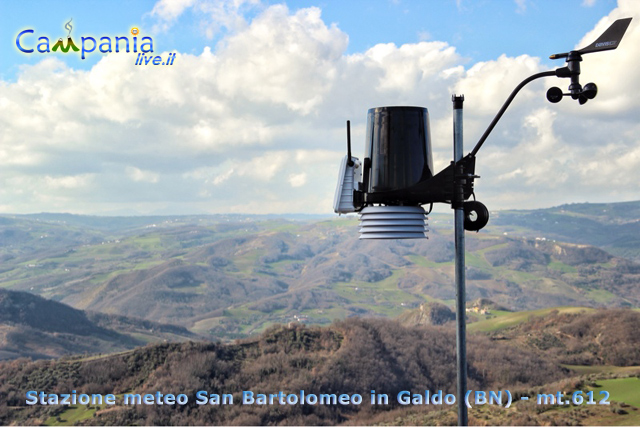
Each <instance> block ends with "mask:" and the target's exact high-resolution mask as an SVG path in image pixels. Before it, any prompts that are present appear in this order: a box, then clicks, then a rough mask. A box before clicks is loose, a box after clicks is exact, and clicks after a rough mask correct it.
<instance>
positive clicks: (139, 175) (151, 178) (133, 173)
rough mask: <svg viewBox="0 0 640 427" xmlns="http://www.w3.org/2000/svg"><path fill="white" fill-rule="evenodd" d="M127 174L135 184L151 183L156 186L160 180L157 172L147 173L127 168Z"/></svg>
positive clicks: (131, 167)
mask: <svg viewBox="0 0 640 427" xmlns="http://www.w3.org/2000/svg"><path fill="white" fill-rule="evenodd" d="M125 173H126V174H127V176H128V177H129V178H131V180H132V181H134V182H149V183H152V184H155V183H157V182H158V180H159V178H160V175H159V174H157V173H155V172H150V171H145V170H142V169H138V168H136V167H133V166H127V168H126V169H125Z"/></svg>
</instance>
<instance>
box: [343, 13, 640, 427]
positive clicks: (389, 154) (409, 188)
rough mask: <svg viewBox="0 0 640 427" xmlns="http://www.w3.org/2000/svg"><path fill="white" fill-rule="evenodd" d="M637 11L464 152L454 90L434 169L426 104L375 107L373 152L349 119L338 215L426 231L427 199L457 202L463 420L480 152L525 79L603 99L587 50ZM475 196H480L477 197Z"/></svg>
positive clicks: (368, 225)
mask: <svg viewBox="0 0 640 427" xmlns="http://www.w3.org/2000/svg"><path fill="white" fill-rule="evenodd" d="M630 23H631V18H625V19H618V20H617V21H615V22H614V23H613V24H612V25H611V26H610V27H609V28H608V29H607V30H606V31H605V32H604V33H603V34H602V35H601V36H600V37H599V38H598V39H597V40H596V41H595V42H593V43H592V44H590V45H589V46H587V47H585V48H583V49H580V50H572V51H570V52H566V53H558V54H554V55H551V56H550V58H551V59H560V58H566V66H565V67H561V68H557V69H555V70H552V71H545V72H542V73H538V74H534V75H532V76H530V77H528V78H526V79H525V80H523V81H522V82H521V83H520V84H519V85H518V86H516V88H515V89H514V90H513V92H512V93H511V95H509V97H508V98H507V100H506V101H505V103H504V104H503V106H502V108H501V109H500V110H499V111H498V113H497V114H496V116H495V117H494V119H493V121H492V122H491V123H490V124H489V127H487V129H486V131H485V132H484V134H483V135H482V137H480V140H479V141H478V142H477V143H476V145H475V147H474V148H473V150H471V152H470V153H469V154H467V155H466V156H464V157H463V144H462V135H463V134H462V105H463V103H464V96H455V95H454V96H453V97H452V102H453V111H454V115H453V129H454V132H453V161H452V162H451V164H450V165H449V166H447V167H446V168H444V169H443V170H441V171H440V172H438V173H437V174H436V173H434V170H433V156H432V154H433V153H432V149H431V136H430V130H429V112H428V111H427V109H426V108H422V107H406V106H404V107H379V108H372V109H370V110H369V112H368V114H367V136H366V140H365V157H364V160H363V161H360V160H359V159H358V158H357V157H354V156H352V155H351V126H350V122H349V121H347V155H346V156H345V157H344V158H343V159H342V163H341V165H340V172H339V175H338V185H337V187H336V193H335V198H334V203H333V209H334V211H335V212H336V213H338V214H346V213H351V212H358V213H359V215H360V239H413V238H425V237H426V234H425V233H426V231H427V229H426V219H427V218H426V212H425V210H424V208H422V205H425V204H429V205H431V206H433V203H446V204H450V205H451V207H452V209H454V214H455V226H454V228H455V233H454V234H455V246H456V257H455V261H456V262H455V282H456V323H457V344H458V345H457V361H458V362H457V363H458V397H457V402H458V424H459V425H467V424H468V418H467V407H466V406H465V404H464V402H465V394H466V391H467V362H466V342H465V341H466V324H465V303H466V301H465V300H466V297H465V259H464V230H470V231H479V230H481V229H482V228H483V227H484V226H485V225H487V223H488V221H489V211H488V209H487V208H486V207H485V205H484V204H482V203H480V202H478V201H476V200H475V194H474V189H473V185H474V180H475V179H476V178H479V177H478V176H477V175H475V163H476V154H477V153H478V151H479V150H480V148H481V147H482V145H483V144H484V142H485V141H486V139H487V137H488V136H489V134H490V133H491V131H492V130H493V128H494V127H495V126H496V124H497V123H498V121H499V120H500V118H501V117H502V115H503V114H504V112H505V111H506V109H507V108H508V107H509V105H510V104H511V101H513V99H514V98H515V96H516V95H517V94H518V92H519V91H520V89H522V88H523V87H524V86H525V85H527V84H528V83H530V82H532V81H533V80H536V79H538V78H541V77H552V76H555V77H560V78H568V79H570V81H571V83H570V85H569V88H568V92H567V93H564V92H563V91H562V90H561V89H560V88H557V87H552V88H550V89H549V90H548V91H547V99H548V100H549V101H550V102H552V103H557V102H559V101H561V100H562V98H563V97H565V96H569V97H571V98H572V99H575V100H577V101H578V102H579V103H580V105H582V104H585V103H586V102H587V101H588V100H590V99H593V98H595V96H596V94H597V93H598V88H597V86H596V85H595V84H594V83H587V84H586V85H584V87H583V86H582V85H581V84H580V62H581V61H582V55H584V54H587V53H594V52H602V51H605V50H612V49H616V48H617V47H618V46H619V44H620V40H621V39H622V36H623V35H624V33H625V31H626V30H627V27H628V26H629V24H630ZM471 196H474V197H473V198H474V200H469V199H470V198H471Z"/></svg>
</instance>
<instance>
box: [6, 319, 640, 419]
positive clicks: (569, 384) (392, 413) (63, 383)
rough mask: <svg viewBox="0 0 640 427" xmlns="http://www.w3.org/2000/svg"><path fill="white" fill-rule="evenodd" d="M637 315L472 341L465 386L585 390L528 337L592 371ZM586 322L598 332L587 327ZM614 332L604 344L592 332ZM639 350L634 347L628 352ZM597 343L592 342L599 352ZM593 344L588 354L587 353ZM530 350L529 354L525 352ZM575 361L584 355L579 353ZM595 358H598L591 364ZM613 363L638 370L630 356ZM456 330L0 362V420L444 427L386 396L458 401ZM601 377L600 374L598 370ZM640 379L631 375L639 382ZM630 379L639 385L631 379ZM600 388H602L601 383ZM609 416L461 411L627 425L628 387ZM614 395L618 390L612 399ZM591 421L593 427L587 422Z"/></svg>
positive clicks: (299, 330) (284, 331)
mask: <svg viewBox="0 0 640 427" xmlns="http://www.w3.org/2000/svg"><path fill="white" fill-rule="evenodd" d="M638 322H640V313H638V312H635V311H631V310H621V311H611V310H596V311H593V312H589V313H582V314H580V315H576V316H565V315H562V314H553V313H552V314H550V315H547V316H543V317H541V318H534V319H530V320H529V321H526V322H524V323H521V324H519V325H516V326H514V327H512V328H511V329H505V330H503V331H502V332H501V334H502V336H496V335H491V334H489V335H486V334H484V333H476V334H472V335H471V336H470V337H469V354H468V359H469V389H472V390H497V389H505V388H508V389H510V390H511V391H512V392H514V393H518V395H528V396H532V397H533V396H535V394H536V393H555V391H558V390H561V391H563V392H566V393H570V392H573V391H575V390H585V391H586V390H588V389H589V387H596V386H599V385H598V384H599V381H602V380H604V379H605V378H609V377H606V376H603V374H599V375H600V376H599V377H594V376H581V374H579V373H576V372H574V371H571V370H569V369H567V368H565V367H563V365H562V362H563V361H564V359H563V357H565V356H566V355H567V354H569V353H570V352H569V351H567V352H565V353H563V352H550V353H545V352H542V351H540V350H542V349H541V348H540V346H539V343H538V342H537V341H535V339H533V340H532V337H533V338H535V335H532V334H538V333H546V332H548V331H549V330H551V331H562V332H565V334H566V335H562V334H559V335H558V336H557V337H558V339H559V340H560V342H562V343H563V344H564V346H565V349H567V350H568V349H569V348H570V347H571V345H572V342H573V341H572V340H573V338H574V337H577V336H580V334H582V339H581V341H580V342H581V345H583V346H584V347H585V348H587V349H589V350H588V351H591V350H590V349H591V348H593V349H595V348H600V349H601V350H595V351H594V352H593V355H594V357H596V358H597V357H602V358H603V359H602V360H600V361H599V362H602V363H609V362H612V361H613V359H606V354H625V353H626V352H627V350H628V345H629V343H627V339H626V337H630V336H631V337H635V334H636V333H637V331H635V330H636V329H637V325H638ZM593 325H598V326H597V327H594V326H593ZM599 328H602V329H604V330H613V329H615V330H616V331H618V334H617V335H615V336H612V337H610V338H608V339H607V341H606V342H600V343H599V342H598V341H599V340H600V339H602V336H599V333H598V330H599ZM635 339H636V338H632V340H635ZM634 343H636V341H633V342H632V343H631V344H633V345H636V346H637V344H634ZM600 344H601V345H600ZM592 346H593V347H592ZM532 349H533V350H534V351H532ZM579 354H584V352H580V353H579ZM591 360H593V361H595V359H591ZM620 361H621V362H622V363H626V364H631V363H636V364H637V363H638V362H639V361H638V359H637V358H636V356H633V355H630V356H629V358H628V359H627V360H620ZM455 366H456V364H455V332H454V331H453V329H452V328H445V327H437V326H416V327H405V326H402V325H401V324H399V323H398V322H395V321H391V320H384V319H368V320H365V319H348V320H345V321H341V322H337V323H334V324H332V325H330V326H329V327H325V328H318V327H304V326H301V325H291V326H274V327H272V328H269V329H268V330H267V331H265V332H264V333H262V334H261V335H259V336H257V337H254V338H250V339H245V340H240V341H238V342H236V343H232V344H221V343H183V344H162V345H153V346H147V347H144V348H140V349H138V350H135V351H133V352H129V353H124V354H119V355H113V356H109V357H103V358H100V359H87V360H59V361H38V362H28V361H24V360H15V361H11V362H4V363H2V364H0V423H3V424H9V423H20V424H37V423H40V422H48V423H53V422H55V420H56V419H58V420H66V419H69V417H72V416H73V417H76V416H78V417H79V416H81V415H82V416H83V417H85V418H84V419H82V423H83V424H95V425H104V424H108V425H114V424H115V425H132V424H155V425H169V424H180V425H192V424H198V425H267V424H271V425H273V424H284V425H294V424H295V425H334V424H355V425H361V424H372V423H376V422H382V423H385V424H388V423H392V424H417V423H428V424H451V423H455V406H453V407H447V406H444V407H442V406H437V405H426V406H425V405H422V406H418V407H413V406H411V407H402V406H401V405H399V404H397V402H395V396H396V394H397V393H398V392H400V391H402V390H409V391H412V392H415V393H424V391H425V390H431V391H437V390H439V389H441V390H443V392H444V393H455V383H456V372H455ZM603 372H604V371H603ZM638 372H640V371H635V372H634V373H633V375H636V374H637V373H638ZM628 380H629V381H636V382H637V381H638V378H635V377H634V378H629V379H628ZM605 384H608V383H605ZM611 386H612V387H614V388H612V390H616V394H612V395H611V401H612V405H611V406H608V407H606V408H605V407H596V406H593V407H580V406H571V407H562V408H558V407H557V406H554V405H543V406H540V405H534V404H529V403H526V402H518V403H517V404H515V405H514V406H512V407H511V408H510V409H505V408H500V407H496V406H491V407H477V408H476V409H474V410H472V411H471V412H470V414H471V421H472V423H474V424H485V423H488V424H507V425H509V424H511V425H512V424H517V425H520V424H547V423H551V424H565V425H566V424H575V423H582V424H589V423H590V422H593V420H598V424H612V423H620V422H622V423H625V422H626V423H628V422H632V421H633V420H634V419H636V418H633V417H636V416H637V408H635V407H633V406H629V405H628V403H629V402H627V404H626V406H621V403H620V402H621V400H622V399H621V398H620V397H618V394H617V393H621V394H620V395H619V396H626V395H625V394H624V393H626V390H627V388H625V387H628V386H627V385H626V383H620V384H619V385H618V383H615V384H613V385H611ZM71 387H73V389H76V390H77V391H78V393H102V394H106V393H113V394H116V395H118V396H122V393H132V392H135V393H155V392H156V391H160V392H162V393H174V394H178V393H184V394H186V395H187V396H188V397H189V402H188V403H187V404H186V405H150V406H146V405H139V406H123V405H122V404H118V405H116V406H114V407H111V408H105V407H100V408H96V407H89V408H85V407H82V412H78V411H80V410H81V409H80V408H78V407H75V408H71V407H66V406H42V405H35V406H29V407H28V406H26V405H25V390H43V391H46V392H47V393H65V392H68V391H69V389H70V388H71ZM200 390H204V391H207V392H208V393H216V394H223V393H229V394H232V395H233V399H234V404H233V405H196V403H195V400H196V399H195V396H196V393H197V392H198V391H200ZM244 390H251V391H253V392H254V393H256V394H257V393H267V394H268V393H277V392H278V391H283V392H285V393H286V394H289V393H298V394H299V392H300V390H305V393H307V394H311V393H315V394H320V393H348V394H354V393H358V394H361V395H362V396H363V397H364V400H363V402H364V403H363V404H361V405H299V404H296V405H280V404H274V405H243V404H242V403H241V392H242V391H244ZM371 390H376V393H378V394H379V393H385V394H388V395H389V397H390V400H389V404H388V405H371V404H370V403H369V401H368V397H369V393H370V391H371ZM617 390H620V391H617ZM590 420H591V421H590Z"/></svg>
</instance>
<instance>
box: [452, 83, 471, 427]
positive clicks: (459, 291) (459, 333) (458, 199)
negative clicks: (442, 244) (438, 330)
mask: <svg viewBox="0 0 640 427" xmlns="http://www.w3.org/2000/svg"><path fill="white" fill-rule="evenodd" d="M451 100H452V101H453V160H454V162H456V163H457V162H458V161H459V160H460V159H462V156H463V149H464V148H463V141H462V104H463V102H464V95H461V96H455V95H453V96H452V97H451ZM461 172H462V171H461V170H460V168H458V167H457V166H456V167H455V172H454V175H455V177H454V181H455V185H454V191H455V194H454V197H453V200H452V203H451V207H452V208H453V209H454V215H455V217H454V234H455V243H456V268H455V281H456V344H457V360H458V398H457V402H458V425H460V426H466V425H468V424H469V419H468V416H467V406H466V405H465V400H464V399H465V395H466V393H467V342H466V341H467V339H466V335H467V325H466V313H465V308H466V295H465V271H464V209H463V203H464V188H463V186H462V185H463V184H464V178H463V177H462V176H461V175H462V173H461Z"/></svg>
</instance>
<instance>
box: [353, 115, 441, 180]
mask: <svg viewBox="0 0 640 427" xmlns="http://www.w3.org/2000/svg"><path fill="white" fill-rule="evenodd" d="M365 151H366V154H365V156H366V157H368V158H369V159H371V169H370V170H369V171H368V173H369V177H368V178H369V179H368V180H367V182H368V185H367V187H368V188H367V189H366V191H367V192H368V193H379V192H384V191H396V190H402V189H405V188H408V187H410V186H412V185H415V184H417V183H418V182H420V181H424V180H426V179H429V178H431V177H432V176H433V158H432V151H431V135H430V131H429V112H428V111H427V109H426V108H422V107H379V108H371V109H370V110H369V112H368V114H367V140H366V148H365ZM365 173H367V171H365Z"/></svg>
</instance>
